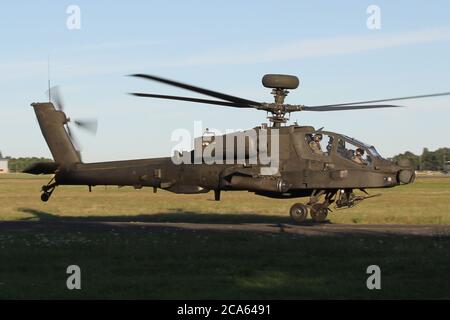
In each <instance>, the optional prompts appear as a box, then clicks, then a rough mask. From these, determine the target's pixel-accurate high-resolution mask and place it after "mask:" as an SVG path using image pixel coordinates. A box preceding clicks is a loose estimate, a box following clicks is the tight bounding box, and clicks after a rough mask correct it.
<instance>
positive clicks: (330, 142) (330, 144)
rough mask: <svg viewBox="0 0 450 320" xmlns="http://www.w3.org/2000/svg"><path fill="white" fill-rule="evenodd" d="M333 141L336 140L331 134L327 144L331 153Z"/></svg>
mask: <svg viewBox="0 0 450 320" xmlns="http://www.w3.org/2000/svg"><path fill="white" fill-rule="evenodd" d="M333 142H334V137H333V136H330V139H329V140H328V145H327V152H328V154H329V155H330V154H331V151H332V150H333Z"/></svg>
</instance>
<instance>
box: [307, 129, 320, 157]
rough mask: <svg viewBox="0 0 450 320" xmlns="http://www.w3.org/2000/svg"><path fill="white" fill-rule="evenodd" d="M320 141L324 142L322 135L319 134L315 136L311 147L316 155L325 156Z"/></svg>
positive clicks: (310, 144)
mask: <svg viewBox="0 0 450 320" xmlns="http://www.w3.org/2000/svg"><path fill="white" fill-rule="evenodd" d="M320 141H322V134H320V133H317V134H315V135H314V139H313V141H311V142H310V143H309V147H310V148H311V150H312V152H313V153H314V154H320V155H321V154H323V152H322V148H321V147H320Z"/></svg>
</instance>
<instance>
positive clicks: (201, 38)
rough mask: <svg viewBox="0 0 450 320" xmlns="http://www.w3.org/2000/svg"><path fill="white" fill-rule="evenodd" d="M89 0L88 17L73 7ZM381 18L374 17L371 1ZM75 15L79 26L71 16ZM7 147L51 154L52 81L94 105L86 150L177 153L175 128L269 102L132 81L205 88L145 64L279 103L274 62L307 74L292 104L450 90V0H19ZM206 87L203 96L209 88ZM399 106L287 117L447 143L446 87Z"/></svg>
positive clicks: (9, 11) (5, 62)
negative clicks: (213, 102) (247, 102)
mask: <svg viewBox="0 0 450 320" xmlns="http://www.w3.org/2000/svg"><path fill="white" fill-rule="evenodd" d="M73 5H75V6H78V8H79V10H80V15H79V17H80V19H79V27H80V28H79V29H76V28H75V29H73V28H72V29H71V28H68V26H67V22H68V20H69V22H71V21H73V20H71V18H73V17H74V16H73V12H72V11H69V13H68V12H67V10H68V8H69V9H70V6H73ZM371 5H375V6H377V7H378V8H379V9H380V24H379V26H380V28H379V29H373V28H368V26H367V20H368V19H369V18H370V17H371V13H367V9H368V7H369V6H371ZM69 26H72V27H73V26H74V24H70V23H69ZM0 39H1V43H2V45H1V50H0V75H1V76H0V88H1V89H0V94H1V99H2V103H1V104H0V150H1V151H2V153H3V155H9V156H13V157H21V156H22V157H25V156H42V157H50V152H49V150H48V148H47V146H46V144H45V141H44V139H43V137H42V135H41V133H40V130H39V126H38V123H37V121H36V118H35V116H34V112H33V109H32V108H31V107H30V103H32V102H42V101H47V96H46V90H47V79H48V60H50V79H51V83H52V85H58V86H59V88H60V91H61V92H62V94H63V97H64V102H65V106H66V113H67V115H68V116H69V117H70V118H72V119H76V118H89V117H97V118H98V121H99V128H98V133H97V135H96V136H95V137H93V136H91V135H89V134H86V133H83V132H81V131H76V135H77V138H78V140H79V141H80V144H81V145H82V147H83V148H82V153H83V160H84V161H85V162H94V161H107V160H121V159H136V158H149V157H156V156H169V155H170V152H171V149H172V147H173V146H174V145H176V142H174V141H171V134H172V132H173V131H174V130H176V129H179V128H185V129H188V130H190V131H192V132H193V130H194V121H202V124H203V126H204V127H205V128H206V127H208V128H216V129H218V130H221V131H222V132H225V131H226V130H230V129H236V130H239V129H247V128H252V127H255V126H257V125H260V124H261V123H264V122H267V120H266V113H265V112H263V111H258V110H247V109H244V110H241V109H234V108H226V107H220V106H208V105H200V104H193V103H188V102H177V101H162V100H151V99H144V98H138V97H133V96H130V95H128V94H127V92H136V91H137V92H149V93H160V94H170V95H183V96H195V97H202V96H199V95H196V94H195V93H190V92H187V91H185V90H182V89H178V88H174V87H168V86H165V85H162V84H157V83H152V82H149V81H145V80H143V79H136V78H132V77H128V76H127V75H129V74H132V73H148V74H153V75H158V76H162V77H166V78H169V79H174V80H178V81H181V82H186V83H191V84H194V85H197V86H201V87H205V88H208V89H212V90H216V91H221V92H224V93H228V94H232V95H236V96H240V97H243V98H247V99H251V100H257V101H265V102H272V100H273V98H272V96H271V95H270V90H269V89H267V88H264V87H263V86H262V84H261V78H262V76H263V75H264V74H266V73H282V74H283V73H284V74H292V75H296V76H298V77H299V78H300V87H299V88H298V89H297V90H291V92H290V93H289V95H288V97H287V99H286V103H293V104H305V105H320V104H330V103H339V102H349V101H359V100H372V99H379V98H391V97H401V96H408V95H418V94H428V93H435V92H448V91H450V59H449V57H450V2H448V1H445V0H442V1H440V0H435V1H427V2H425V1H411V0H409V1H402V0H399V1H375V0H373V1H364V0H355V1H352V0H349V1H345V2H344V1H299V0H295V1H264V0H258V1H256V0H248V1H237V0H236V1H235V0H228V1H215V0H211V1H200V0H191V1H164V2H162V1H114V2H113V1H92V0H91V1H76V0H73V1H40V0H36V1H33V2H31V1H11V2H3V3H2V4H1V10H0ZM203 98H207V97H205V96H203ZM398 104H401V105H404V106H407V107H406V108H399V109H384V110H364V111H360V110H357V111H341V112H329V113H323V112H316V113H315V112H300V113H297V114H292V116H291V120H292V121H297V122H298V123H299V124H302V125H313V126H314V127H316V128H320V127H325V130H328V131H334V132H339V133H343V134H346V135H348V136H351V137H355V138H357V139H359V140H361V141H364V142H366V143H367V144H371V145H374V146H376V148H377V149H378V151H379V152H380V153H381V154H382V155H383V156H386V157H390V156H393V155H395V154H398V153H400V152H405V151H408V150H409V151H412V152H415V153H421V151H422V149H423V148H424V147H428V148H429V149H431V150H434V149H437V148H439V147H450V142H449V136H450V126H449V120H450V97H439V98H431V99H423V100H410V101H401V102H399V103H398Z"/></svg>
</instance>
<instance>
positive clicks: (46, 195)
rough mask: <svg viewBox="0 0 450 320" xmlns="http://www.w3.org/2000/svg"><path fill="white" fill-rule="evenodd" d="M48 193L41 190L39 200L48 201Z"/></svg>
mask: <svg viewBox="0 0 450 320" xmlns="http://www.w3.org/2000/svg"><path fill="white" fill-rule="evenodd" d="M50 195H51V194H50V193H48V192H43V193H42V194H41V200H42V201H43V202H47V201H48V199H50Z"/></svg>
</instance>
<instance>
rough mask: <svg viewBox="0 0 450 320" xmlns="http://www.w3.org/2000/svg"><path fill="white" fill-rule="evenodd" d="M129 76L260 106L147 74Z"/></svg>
mask: <svg viewBox="0 0 450 320" xmlns="http://www.w3.org/2000/svg"><path fill="white" fill-rule="evenodd" d="M131 76H132V77H138V78H143V79H147V80H154V81H158V82H162V83H165V84H168V85H171V86H175V87H178V88H183V89H186V90H190V91H194V92H197V93H201V94H204V95H207V96H211V97H214V98H218V99H221V100H225V101H230V102H234V103H237V104H244V105H250V106H261V103H260V102H257V101H252V100H247V99H243V98H239V97H235V96H230V95H228V94H225V93H221V92H216V91H212V90H208V89H204V88H200V87H196V86H193V85H190V84H185V83H181V82H177V81H173V80H169V79H164V78H160V77H156V76H152V75H148V74H133V75H131Z"/></svg>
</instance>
